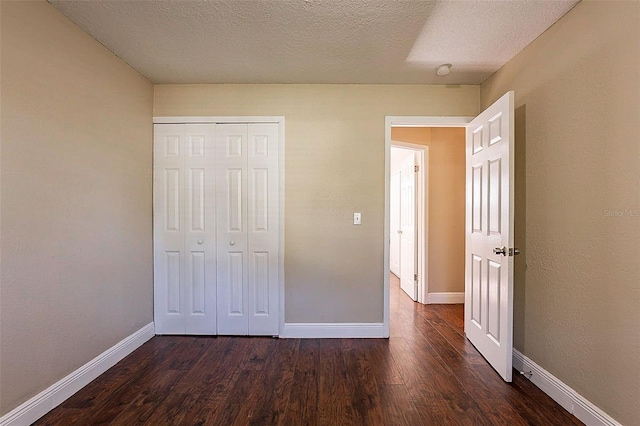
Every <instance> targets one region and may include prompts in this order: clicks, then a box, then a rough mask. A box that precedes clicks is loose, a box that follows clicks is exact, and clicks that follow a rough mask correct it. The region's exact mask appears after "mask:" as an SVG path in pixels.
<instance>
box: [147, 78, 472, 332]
mask: <svg viewBox="0 0 640 426" xmlns="http://www.w3.org/2000/svg"><path fill="white" fill-rule="evenodd" d="M478 102H479V88H478V87H477V86H461V87H445V86H404V85H376V86H372V85H159V86H156V87H155V102H154V115H155V116H197V115H202V116H207V115H226V116H240V115H283V116H285V120H286V123H285V129H286V147H285V164H286V165H285V185H286V192H285V204H286V207H285V306H286V308H285V311H286V312H285V317H286V321H287V322H303V323H304V322H308V323H313V322H320V323H322V322H365V323H367V322H382V308H383V306H382V305H383V229H384V226H383V225H384V187H385V183H384V131H385V129H384V121H385V116H386V115H461V116H469V115H475V114H477V113H478V110H479V105H478ZM353 212H362V225H360V226H354V225H353V224H352V221H353Z"/></svg>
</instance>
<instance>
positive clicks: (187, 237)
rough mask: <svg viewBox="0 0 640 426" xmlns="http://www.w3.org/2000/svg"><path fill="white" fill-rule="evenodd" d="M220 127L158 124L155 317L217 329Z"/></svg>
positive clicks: (179, 329) (167, 326)
mask: <svg viewBox="0 0 640 426" xmlns="http://www.w3.org/2000/svg"><path fill="white" fill-rule="evenodd" d="M214 135H215V127H214V126H213V125H206V124H190V125H183V124H180V125H178V124H156V125H155V126H154V191H153V195H154V209H153V210H154V212H153V213H154V321H155V327H156V332H157V333H158V334H215V333H216V303H215V297H216V295H215V292H216V282H215V278H216V277H215V243H214V241H215V205H214V203H215V195H214V191H215V188H214V173H213V156H214Z"/></svg>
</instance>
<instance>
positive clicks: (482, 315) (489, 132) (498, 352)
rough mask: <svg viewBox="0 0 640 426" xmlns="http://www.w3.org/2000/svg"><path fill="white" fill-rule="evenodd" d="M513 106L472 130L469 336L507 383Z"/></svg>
mask: <svg viewBox="0 0 640 426" xmlns="http://www.w3.org/2000/svg"><path fill="white" fill-rule="evenodd" d="M513 102H514V93H513V92H508V93H507V94H505V95H504V96H503V97H501V98H500V99H499V100H498V101H496V102H495V103H494V104H493V105H491V106H490V107H489V108H487V109H486V110H485V111H484V112H482V113H481V114H480V115H479V116H478V117H476V118H475V119H474V120H473V121H472V122H471V123H470V124H469V125H468V126H467V138H466V139H467V153H466V158H467V165H466V170H467V172H466V175H467V179H466V181H467V182H466V248H465V255H466V260H465V305H464V310H465V322H464V324H465V334H466V335H467V337H468V339H469V340H470V341H471V343H473V345H474V346H475V347H476V348H477V349H478V351H480V353H481V354H482V355H483V356H484V357H485V358H486V360H487V361H488V362H489V363H490V364H491V365H492V366H493V368H494V369H495V370H496V371H497V372H498V373H499V374H500V375H501V376H502V377H503V379H504V380H505V381H507V382H510V381H511V368H512V366H511V364H512V350H513V348H512V345H513V257H512V255H513V254H515V253H514V251H515V250H514V249H513V155H512V153H513V143H514V131H513V116H514V113H513Z"/></svg>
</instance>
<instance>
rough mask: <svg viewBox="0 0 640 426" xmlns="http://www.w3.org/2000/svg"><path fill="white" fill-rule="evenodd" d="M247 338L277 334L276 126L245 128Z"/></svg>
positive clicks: (259, 125) (256, 125)
mask: <svg viewBox="0 0 640 426" xmlns="http://www.w3.org/2000/svg"><path fill="white" fill-rule="evenodd" d="M247 156H248V159H247V164H248V169H247V177H248V184H249V187H248V238H249V239H248V243H249V245H248V251H247V253H248V255H247V256H248V257H247V262H248V269H249V289H248V290H249V291H248V296H249V334H250V335H277V334H278V311H279V309H278V303H279V301H278V226H279V223H278V222H279V220H278V209H279V205H280V202H279V199H278V192H279V191H278V125H277V124H275V123H269V124H249V125H248V151H247Z"/></svg>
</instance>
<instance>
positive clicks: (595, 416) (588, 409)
mask: <svg viewBox="0 0 640 426" xmlns="http://www.w3.org/2000/svg"><path fill="white" fill-rule="evenodd" d="M513 368H515V369H516V370H518V371H521V372H524V373H529V372H531V375H529V374H525V377H527V378H529V380H531V382H532V383H533V384H534V385H536V386H537V387H539V388H540V389H541V390H542V391H543V392H544V393H546V394H547V395H549V396H550V397H551V399H553V400H554V401H556V402H557V403H558V404H560V405H561V406H562V408H564V409H565V410H567V411H568V412H570V413H571V414H573V415H574V416H576V418H577V419H578V420H580V421H581V422H583V423H584V424H585V425H587V426H622V424H620V423H618V422H617V421H615V420H614V419H613V418H612V417H611V416H609V415H608V414H607V413H605V412H604V411H602V410H601V409H599V408H598V407H596V406H595V405H594V404H593V403H591V402H590V401H588V400H587V399H586V398H585V397H583V396H582V395H580V394H579V393H578V392H576V391H575V390H573V389H572V388H570V387H569V386H567V385H566V384H564V382H562V381H561V380H560V379H558V378H557V377H555V376H554V375H553V374H551V373H549V372H548V371H547V370H545V369H544V368H542V367H540V366H539V365H538V364H536V363H535V362H533V361H532V360H531V359H529V358H527V357H526V356H525V355H524V354H522V353H521V352H520V351H518V350H517V349H514V350H513Z"/></svg>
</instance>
